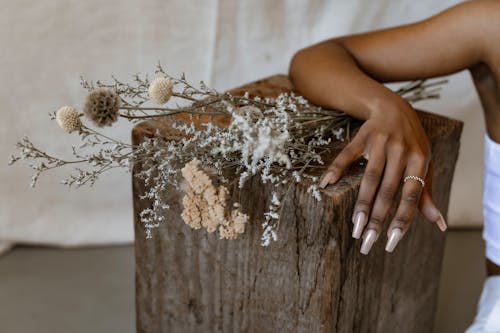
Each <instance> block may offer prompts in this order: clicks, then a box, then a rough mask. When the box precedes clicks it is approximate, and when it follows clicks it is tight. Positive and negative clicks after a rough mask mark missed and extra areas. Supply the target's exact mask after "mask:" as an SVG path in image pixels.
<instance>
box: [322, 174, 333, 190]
mask: <svg viewBox="0 0 500 333" xmlns="http://www.w3.org/2000/svg"><path fill="white" fill-rule="evenodd" d="M331 176H332V172H331V171H328V172H326V173H325V174H324V175H323V178H322V179H321V182H320V183H319V187H321V188H325V187H326V185H328V182H329V181H330V177H331Z"/></svg>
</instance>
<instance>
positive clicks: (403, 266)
mask: <svg viewBox="0 0 500 333" xmlns="http://www.w3.org/2000/svg"><path fill="white" fill-rule="evenodd" d="M277 82H281V83H283V78H278V79H277ZM261 84H263V83H261ZM273 84H276V83H273ZM261 89H264V88H261ZM273 89H274V88H273ZM423 118H425V120H424V121H423V123H424V127H425V128H426V130H427V131H428V132H429V133H438V134H439V135H437V134H436V135H434V136H430V137H431V144H432V152H433V156H434V163H435V164H434V168H435V169H434V178H433V184H434V190H433V195H434V200H435V201H436V203H437V204H438V207H439V208H440V209H441V211H442V212H443V213H445V212H446V211H447V207H448V200H449V189H450V186H451V180H452V177H453V170H454V165H455V161H456V158H457V155H458V144H459V138H460V131H461V125H460V123H458V122H453V121H450V120H446V119H444V118H442V117H439V116H437V117H433V116H427V115H425V114H424V115H423ZM144 132H145V131H144V130H143V129H141V130H140V131H138V132H137V133H135V134H134V136H135V140H136V141H140V135H143V133H144ZM134 168H135V169H134V172H138V171H139V169H140V165H136V166H135V167H134ZM362 173H363V167H361V166H358V167H355V168H353V169H352V170H351V172H350V173H349V174H348V175H347V176H346V177H344V179H342V180H341V188H342V190H341V191H338V190H334V189H332V188H330V189H326V190H325V195H324V196H323V197H324V200H322V201H320V202H318V201H316V200H315V199H313V198H312V197H311V196H310V195H309V194H307V193H306V191H305V188H306V187H305V186H304V185H303V184H299V185H297V186H295V187H294V188H293V189H292V191H291V193H290V194H289V196H288V197H287V200H286V202H285V207H284V209H283V214H282V219H281V225H280V228H279V231H278V236H279V240H278V242H276V243H273V244H272V245H271V246H270V247H267V248H266V247H262V246H260V236H261V234H262V228H261V226H260V222H261V221H262V213H263V212H264V211H265V210H266V208H267V207H268V205H269V201H270V196H271V195H270V193H271V188H270V187H269V186H268V185H266V184H261V183H260V182H259V179H258V178H257V177H255V178H254V179H252V181H251V182H248V183H247V184H246V185H245V187H244V188H243V189H241V190H238V189H236V188H233V195H234V196H239V195H241V198H243V200H242V201H241V204H242V208H243V210H244V211H245V212H247V213H248V214H249V215H250V217H251V221H252V222H251V225H250V226H249V227H248V228H247V230H246V232H245V234H243V235H242V237H240V238H239V239H237V240H219V239H218V236H217V235H215V234H207V233H206V232H205V231H203V230H191V229H190V228H189V227H188V226H186V225H185V224H184V222H183V221H182V220H181V219H180V216H179V213H180V211H181V210H182V207H181V203H180V200H181V196H182V194H181V193H178V192H177V191H175V190H172V191H171V192H170V193H169V194H168V195H169V198H168V200H169V201H170V203H171V204H172V206H173V208H172V209H171V210H168V211H166V213H165V214H166V222H165V223H163V224H162V225H161V226H160V228H159V229H158V230H157V231H155V232H154V238H153V239H149V240H146V239H145V234H144V230H143V226H142V225H141V224H140V222H139V219H138V213H139V212H140V211H141V210H142V209H143V208H145V207H147V205H148V202H147V201H144V200H139V199H138V195H139V194H140V193H142V192H143V191H144V190H145V188H144V184H142V183H141V181H140V180H138V179H135V178H134V179H133V189H134V211H135V217H136V223H135V232H136V303H137V325H138V332H370V333H371V332H384V333H386V332H398V333H399V332H415V333H421V332H432V325H433V322H434V312H435V306H436V297H437V288H438V283H439V275H440V269H441V260H442V254H443V249H444V240H445V234H443V233H441V232H440V231H439V229H438V228H437V226H436V225H435V224H431V223H429V222H427V221H424V220H423V219H422V217H420V216H418V217H417V218H416V219H415V221H414V222H413V224H412V226H411V228H410V231H409V232H408V233H407V234H406V236H405V238H404V239H403V240H402V241H401V242H400V244H399V245H398V247H397V249H396V251H395V252H394V253H392V254H387V253H386V252H385V251H384V247H385V242H386V236H385V228H384V233H383V234H382V235H380V237H379V240H378V241H377V243H376V244H375V246H374V248H373V249H372V251H371V252H370V254H369V255H368V256H363V255H362V254H360V253H359V248H360V241H359V240H354V239H353V238H352V237H351V232H352V222H351V214H352V209H353V207H354V203H355V200H356V193H357V190H358V188H359V183H360V179H361V177H362ZM239 191H240V192H239ZM394 208H395V207H393V210H392V212H391V216H392V214H393V213H394ZM387 224H388V223H387ZM385 227H387V225H386V226H385Z"/></svg>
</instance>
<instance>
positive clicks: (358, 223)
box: [352, 212, 366, 239]
mask: <svg viewBox="0 0 500 333" xmlns="http://www.w3.org/2000/svg"><path fill="white" fill-rule="evenodd" d="M365 223H366V214H365V213H364V212H358V213H357V214H356V218H355V219H354V227H353V228H352V237H353V238H356V239H359V237H361V233H362V232H363V228H364V227H365Z"/></svg>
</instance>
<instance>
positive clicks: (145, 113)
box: [9, 64, 445, 246]
mask: <svg viewBox="0 0 500 333" xmlns="http://www.w3.org/2000/svg"><path fill="white" fill-rule="evenodd" d="M155 75H156V76H157V78H155V79H154V80H152V81H150V80H149V79H148V76H147V75H146V76H140V75H135V76H134V78H133V83H131V84H129V83H123V82H121V81H119V80H117V79H116V78H115V77H112V79H113V82H112V83H109V84H107V83H103V82H101V81H97V82H95V83H93V82H88V81H86V80H84V79H83V78H82V81H81V84H82V86H83V87H84V88H85V89H87V91H88V95H87V98H86V101H85V104H84V107H83V114H82V113H79V112H78V111H77V110H76V109H75V108H73V107H71V106H63V107H61V108H59V109H58V110H57V111H55V112H52V113H50V116H51V119H53V120H55V121H56V122H57V124H58V125H59V126H60V127H61V128H62V129H63V130H64V131H66V132H68V133H73V132H77V133H78V135H79V136H80V138H81V141H82V143H81V144H80V145H79V146H78V147H72V153H73V155H74V159H73V160H69V161H68V160H64V159H60V158H58V157H54V156H51V155H49V154H47V153H45V152H44V151H42V150H41V149H39V148H37V147H36V146H35V145H34V144H33V143H32V142H31V141H30V139H29V138H27V137H23V138H22V139H21V140H20V141H19V142H18V143H17V148H18V149H19V151H20V154H19V156H12V157H11V160H10V163H9V164H13V163H15V162H17V161H19V160H24V159H28V160H32V161H33V162H32V163H31V164H30V166H31V168H32V169H33V170H34V174H33V176H32V182H31V185H32V186H35V183H36V181H37V179H38V177H39V175H40V174H41V173H42V172H45V171H48V170H50V169H53V168H58V167H63V166H66V165H76V166H77V167H75V171H76V173H75V174H71V175H69V176H68V177H67V178H66V179H64V180H63V181H62V183H63V184H65V185H68V186H75V187H80V186H83V185H90V186H92V185H93V184H94V183H95V181H96V180H97V179H98V178H99V176H100V175H101V174H103V173H104V172H106V171H109V170H111V169H115V168H124V169H126V170H128V171H130V169H131V166H132V165H133V163H134V162H137V161H140V162H141V164H142V170H141V172H139V173H138V174H136V176H137V177H139V178H140V179H142V180H143V181H144V182H145V184H146V185H148V186H149V188H150V190H149V191H148V192H147V193H144V194H143V196H142V199H149V200H151V202H152V205H151V207H150V208H148V209H145V210H143V211H142V212H140V218H141V221H142V222H143V223H144V227H145V228H146V235H147V237H148V238H150V237H152V233H151V231H152V229H153V228H155V227H157V226H159V223H161V222H162V221H163V219H164V218H163V215H162V211H163V210H164V209H168V208H169V203H168V202H164V199H162V198H164V197H165V196H164V194H165V193H166V191H167V189H168V188H169V187H170V186H175V187H176V188H177V189H180V190H182V191H184V193H185V196H184V198H183V201H182V203H183V212H182V214H181V216H182V218H183V220H184V221H185V223H186V224H187V225H189V226H190V227H191V228H193V229H199V228H202V227H203V228H205V229H206V231H207V232H209V233H212V232H215V231H218V232H219V236H220V238H225V239H235V238H237V237H238V235H239V234H241V233H243V232H244V230H245V225H246V223H248V220H249V217H248V216H247V215H246V214H245V213H244V212H242V211H241V210H240V208H241V207H240V205H239V203H238V202H234V203H232V204H230V202H229V201H230V200H229V193H228V184H229V183H230V180H229V179H228V178H227V177H226V175H227V172H228V171H230V173H231V174H232V175H233V176H234V175H235V177H236V181H237V182H238V186H239V187H240V188H241V187H242V186H243V185H244V184H245V182H247V181H248V180H249V179H250V178H251V177H253V176H258V177H259V180H260V181H261V182H263V183H271V184H272V185H273V186H274V188H275V191H273V193H272V199H271V203H270V206H269V210H268V211H267V212H265V213H264V217H263V222H262V228H263V233H262V239H261V240H262V245H264V246H267V245H269V244H270V242H271V241H273V240H276V239H277V232H276V231H277V228H278V226H279V220H280V209H281V208H282V207H283V204H282V202H283V201H284V199H285V197H286V195H287V193H288V190H289V189H290V187H291V185H292V184H293V183H294V182H299V181H301V180H308V181H309V187H308V192H310V193H311V195H312V196H313V197H314V198H315V199H317V200H321V193H320V191H319V190H318V187H317V181H318V179H317V177H316V176H314V175H313V174H312V173H310V172H309V171H310V170H312V169H314V168H318V167H321V165H323V164H324V161H323V158H322V156H324V154H326V153H328V152H331V151H332V150H333V149H335V147H338V146H339V141H344V140H350V133H351V131H352V128H353V126H355V125H356V120H355V119H353V118H351V117H350V116H349V115H347V114H345V113H343V112H339V111H334V110H325V109H322V108H321V107H318V106H315V105H312V104H311V103H309V102H308V101H307V100H306V99H304V98H303V97H301V96H298V95H296V94H294V93H284V94H281V95H279V96H278V97H276V98H261V97H258V96H255V97H250V96H249V94H248V93H246V94H244V95H243V96H233V95H231V94H229V93H221V92H218V91H216V90H215V89H211V88H209V87H207V86H206V85H205V83H204V82H203V81H201V82H200V84H199V86H198V87H195V86H194V85H192V84H190V83H189V82H188V81H187V80H186V78H185V75H184V74H182V75H181V76H180V77H179V78H175V77H172V76H170V75H169V74H167V73H166V72H165V70H164V69H163V68H162V66H161V65H160V64H158V65H157V68H156V70H155ZM444 82H445V81H443V80H442V81H437V82H432V83H427V82H426V81H424V80H420V81H415V82H411V83H409V84H407V85H405V86H403V87H401V88H400V89H398V90H397V91H396V92H397V93H398V94H400V95H401V96H402V97H404V98H405V99H407V100H408V101H410V102H415V101H419V100H422V99H427V98H436V97H438V94H437V91H438V89H439V87H438V86H439V85H440V84H442V83H444ZM174 98H177V99H178V100H179V101H180V100H182V101H184V102H187V103H188V105H187V106H179V104H177V105H176V106H175V107H166V106H165V104H167V103H168V102H171V101H172V100H173V99H174ZM150 102H152V103H154V104H156V105H158V106H148V107H146V106H144V105H145V104H147V103H150ZM181 113H183V114H188V115H189V116H190V117H191V119H193V117H196V116H199V115H207V116H211V117H213V116H224V117H227V118H228V119H229V122H228V125H227V126H219V125H217V124H216V123H215V122H212V121H207V122H204V123H202V124H201V126H195V125H194V123H193V122H190V121H185V120H184V121H183V120H180V119H175V118H173V119H172V122H171V124H172V127H173V128H174V129H175V130H177V131H178V132H179V134H180V136H179V138H177V139H175V140H173V139H167V138H164V137H162V136H161V133H156V134H155V135H153V136H152V137H150V138H147V139H146V140H145V141H144V142H142V143H141V144H139V145H132V144H130V143H126V142H122V141H119V140H116V139H114V138H111V137H109V136H107V135H105V134H103V133H101V132H99V131H97V130H95V129H93V128H91V127H88V126H86V125H85V124H84V123H83V122H82V120H81V119H82V116H85V117H86V118H87V119H88V120H89V121H90V122H91V123H92V124H93V125H95V126H96V127H99V128H102V127H105V126H112V125H113V124H115V123H116V122H117V121H118V119H120V118H124V119H127V120H128V121H130V122H132V123H136V122H138V121H143V120H145V119H152V118H157V117H168V116H173V115H178V114H181ZM211 119H213V118H211ZM80 165H83V166H85V167H86V168H85V169H83V168H81V167H79V166H80ZM216 184H217V185H216Z"/></svg>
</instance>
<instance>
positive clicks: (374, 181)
mask: <svg viewBox="0 0 500 333" xmlns="http://www.w3.org/2000/svg"><path fill="white" fill-rule="evenodd" d="M384 166H385V141H382V140H377V142H375V143H374V144H373V148H372V150H371V151H370V159H369V160H368V164H367V166H366V169H365V172H364V173H363V178H362V179H361V185H360V187H359V192H358V198H357V200H356V204H355V205H354V213H353V215H352V222H353V223H354V226H353V230H352V237H354V238H356V239H358V238H360V237H361V233H362V232H363V229H364V227H365V225H366V222H367V221H368V216H370V208H371V206H372V202H373V198H374V197H375V193H376V192H377V188H378V185H379V184H380V178H381V176H382V173H383V171H384Z"/></svg>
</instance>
